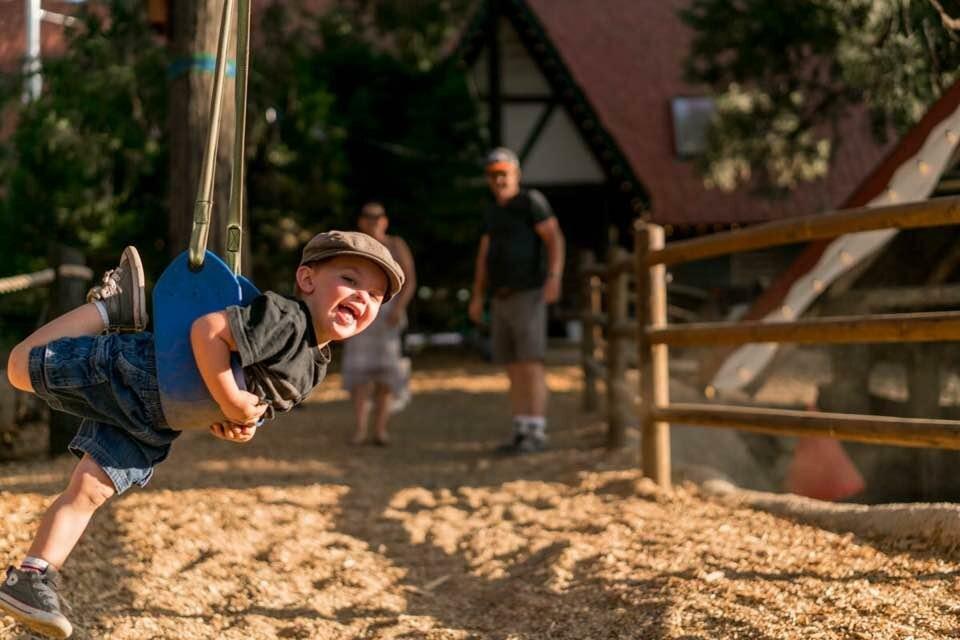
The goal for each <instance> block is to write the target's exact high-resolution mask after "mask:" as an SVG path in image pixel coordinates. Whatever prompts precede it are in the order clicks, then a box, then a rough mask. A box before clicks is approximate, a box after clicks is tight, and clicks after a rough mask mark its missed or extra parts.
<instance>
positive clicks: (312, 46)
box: [0, 0, 483, 304]
mask: <svg viewBox="0 0 960 640" xmlns="http://www.w3.org/2000/svg"><path fill="white" fill-rule="evenodd" d="M457 1H458V2H460V1H461V0H457ZM144 4H145V3H143V2H140V1H138V0H111V1H110V2H109V3H106V4H97V5H96V6H95V7H94V8H93V9H88V10H84V11H82V12H81V21H80V24H79V25H78V26H77V27H75V28H73V29H71V30H70V34H69V44H68V47H67V50H66V53H65V54H64V55H63V56H62V57H59V58H52V57H48V58H46V59H45V60H44V82H45V86H44V92H43V95H42V96H41V97H40V99H38V100H37V101H35V102H32V103H29V104H25V105H21V104H20V103H19V91H20V87H19V86H17V85H18V83H19V81H20V79H12V78H8V79H7V82H6V90H5V92H4V94H3V96H2V97H3V98H5V99H4V104H5V105H7V108H9V109H12V111H13V113H14V115H15V117H16V119H17V126H16V129H15V130H14V132H13V134H12V136H11V137H10V138H8V139H6V140H3V141H0V224H2V225H3V226H2V228H3V229H4V231H5V233H3V234H0V243H2V247H0V249H2V250H0V275H7V274H12V273H22V272H24V271H29V270H31V269H34V268H37V267H40V266H45V265H46V260H45V256H46V254H47V249H48V246H49V244H50V243H51V242H52V241H54V240H59V241H61V242H65V243H68V244H73V245H75V246H77V247H78V248H80V249H82V250H84V251H85V252H87V253H88V255H89V256H90V257H91V264H92V266H94V267H95V268H97V269H102V268H106V267H109V266H111V264H112V263H113V262H114V261H115V260H116V256H117V255H118V254H119V252H120V250H121V248H122V247H123V246H124V245H127V244H135V245H137V246H138V248H140V249H141V252H142V253H144V254H145V255H144V258H145V263H146V264H147V266H148V268H149V269H150V270H151V271H152V275H153V277H156V276H157V275H159V272H160V271H161V270H162V268H163V267H164V266H165V264H166V262H167V260H168V259H169V256H170V254H171V253H174V252H176V251H179V250H180V249H183V247H167V246H166V245H165V239H166V228H167V225H166V216H167V195H168V180H167V171H168V167H167V156H168V147H167V138H166V136H165V132H164V128H165V126H166V109H167V98H166V91H167V79H166V67H167V62H168V60H167V54H166V50H165V45H164V43H163V42H162V41H160V40H159V39H158V37H157V36H156V35H155V34H154V33H153V32H151V30H150V28H149V26H148V25H147V24H146V21H145V16H144V15H143V7H144ZM454 6H457V5H456V2H455V3H453V4H451V3H450V2H449V1H448V0H418V1H417V2H412V3H411V2H409V1H408V0H390V1H385V2H378V3H370V4H369V6H368V5H367V4H364V3H363V2H343V3H339V4H338V5H337V7H338V8H337V9H336V10H335V11H334V12H333V13H329V14H327V15H324V16H313V17H309V14H308V13H307V12H305V11H304V10H303V9H302V7H300V6H299V4H298V3H297V2H296V1H295V0H284V2H276V3H273V5H272V6H271V7H270V8H269V9H268V10H266V12H265V13H263V14H261V15H259V16H258V20H257V21H256V22H255V24H254V46H253V52H252V54H253V55H252V60H251V66H252V68H251V87H250V113H249V118H248V130H249V134H248V149H247V153H248V157H249V161H248V164H247V170H248V175H247V179H248V187H249V188H248V194H249V196H248V212H249V213H248V216H247V218H248V221H249V225H250V226H249V228H250V231H251V233H250V234H249V240H250V247H251V250H252V251H251V254H252V257H253V260H252V264H253V276H254V278H255V280H256V282H257V284H258V285H260V286H261V287H264V288H274V289H278V290H280V291H287V292H289V291H291V290H292V267H293V266H294V265H295V264H296V260H297V258H298V254H299V250H300V247H301V246H302V245H303V243H304V242H305V241H306V240H307V239H309V237H310V236H311V235H312V234H313V233H315V232H317V231H320V230H323V229H328V228H344V227H351V226H352V225H353V224H354V220H355V214H356V211H357V210H358V208H359V206H360V205H361V204H362V202H363V201H365V200H367V199H372V198H375V199H381V200H382V201H383V202H384V204H385V205H386V207H387V209H388V211H389V213H390V216H391V221H392V225H393V227H392V231H395V232H397V233H399V234H400V235H402V236H404V237H405V238H406V239H407V240H408V242H409V243H410V244H411V246H412V247H413V249H414V251H415V252H416V254H417V258H418V262H419V264H420V266H421V269H423V270H424V279H425V280H428V281H429V282H430V284H433V285H434V286H463V285H464V284H466V283H467V282H468V281H469V276H470V272H471V268H472V263H471V258H470V255H471V254H472V252H473V247H474V245H475V242H476V238H477V236H478V225H479V216H478V215H477V210H478V209H479V207H480V203H481V202H482V197H483V196H482V194H483V191H482V190H480V189H481V188H482V185H480V184H479V183H478V179H479V177H480V170H479V164H478V163H479V157H480V155H481V150H480V143H479V134H478V131H479V126H478V124H477V117H476V113H475V109H474V104H473V100H472V98H471V96H470V94H469V92H468V90H467V85H466V80H465V71H464V70H462V69H460V68H458V67H457V66H455V64H454V63H453V62H451V61H448V60H447V59H446V56H445V51H446V48H447V47H449V46H450V45H451V44H452V41H451V40H450V38H449V37H448V36H449V35H450V34H451V29H452V28H453V27H451V25H452V24H454V23H455V22H456V21H458V20H459V21H463V20H465V19H466V15H460V14H455V12H454V11H453V7H454ZM104 16H108V17H109V19H104ZM305 16H308V17H305ZM224 215H225V212H214V220H213V224H223V221H224V218H223V216H224ZM431 265H434V266H436V265H442V267H441V268H434V269H432V270H431V269H430V267H431ZM0 304H3V300H2V296H0Z"/></svg>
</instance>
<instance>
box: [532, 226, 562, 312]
mask: <svg viewBox="0 0 960 640" xmlns="http://www.w3.org/2000/svg"><path fill="white" fill-rule="evenodd" d="M533 229H534V231H536V232H537V235H538V236H540V239H541V240H543V244H544V246H545V247H546V248H547V281H546V282H545V283H544V285H543V299H544V300H545V301H546V302H547V304H550V303H553V302H556V301H557V300H559V299H560V283H561V282H562V281H563V261H564V250H565V244H566V243H565V242H564V239H563V231H561V230H560V225H559V223H557V219H556V217H554V216H551V217H549V218H547V219H546V220H541V221H540V222H538V223H537V224H536V225H534V227H533Z"/></svg>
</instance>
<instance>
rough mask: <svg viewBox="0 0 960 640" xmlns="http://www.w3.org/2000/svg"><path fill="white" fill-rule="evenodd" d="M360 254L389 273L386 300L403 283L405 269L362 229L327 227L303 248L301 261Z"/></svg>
mask: <svg viewBox="0 0 960 640" xmlns="http://www.w3.org/2000/svg"><path fill="white" fill-rule="evenodd" d="M337 256H360V257H361V258H366V259H368V260H371V261H373V262H374V263H375V264H376V265H377V266H378V267H380V268H381V269H383V272H384V273H385V274H386V275H387V292H386V293H385V294H384V296H383V301H384V302H386V301H387V300H389V299H390V298H391V297H393V295H394V294H396V293H397V292H398V291H400V289H401V288H402V287H403V281H404V275H403V269H402V268H400V265H399V264H397V261H396V260H394V259H393V256H392V255H390V250H389V249H387V248H386V247H385V246H384V245H383V244H382V243H381V242H380V241H379V240H377V239H376V238H373V237H372V236H368V235H367V234H365V233H360V232H359V231H325V232H323V233H318V234H317V235H315V236H313V238H311V239H310V242H308V243H307V246H305V247H304V248H303V256H302V257H301V258H300V265H301V266H302V265H305V264H309V263H311V262H317V261H319V260H326V259H328V258H335V257H337Z"/></svg>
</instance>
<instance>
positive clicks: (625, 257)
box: [580, 197, 960, 487]
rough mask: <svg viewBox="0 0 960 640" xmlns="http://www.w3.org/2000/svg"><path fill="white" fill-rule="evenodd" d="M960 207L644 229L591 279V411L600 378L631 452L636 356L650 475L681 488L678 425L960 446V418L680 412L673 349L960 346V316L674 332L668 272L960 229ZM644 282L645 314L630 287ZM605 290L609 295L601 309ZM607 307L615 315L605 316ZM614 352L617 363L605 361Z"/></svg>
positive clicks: (714, 409)
mask: <svg viewBox="0 0 960 640" xmlns="http://www.w3.org/2000/svg"><path fill="white" fill-rule="evenodd" d="M958 221H960V198H956V197H950V198H938V199H933V200H927V201H921V202H914V203H909V204H900V205H894V206H888V207H862V208H857V209H849V210H840V211H835V212H831V213H826V214H821V215H812V216H805V217H800V218H792V219H787V220H778V221H775V222H770V223H766V224H761V225H757V226H754V227H750V228H746V229H739V230H733V231H729V232H725V233H718V234H715V235H712V236H707V237H700V238H694V239H691V240H683V241H679V242H674V243H670V244H669V245H667V244H665V242H664V232H663V228H662V227H660V226H658V225H655V224H648V223H645V222H642V221H638V222H637V224H636V226H635V229H634V240H635V242H634V251H633V253H632V254H629V253H628V252H626V251H625V250H623V249H622V248H619V247H615V248H614V249H612V250H611V252H610V253H609V255H608V256H607V261H606V263H604V264H596V263H594V262H593V261H592V260H591V259H589V258H588V259H586V260H584V261H583V263H582V268H581V272H580V276H581V280H582V282H583V283H584V284H583V291H584V299H585V300H586V304H585V309H584V313H583V316H582V320H583V335H584V341H583V347H582V357H583V370H584V380H585V392H584V393H585V395H584V405H585V407H587V408H592V407H594V406H595V405H596V380H597V379H598V378H599V377H602V378H604V379H605V381H606V383H607V384H606V388H607V419H608V445H609V446H611V447H618V446H622V445H623V443H624V441H625V428H626V424H627V420H628V415H629V409H630V405H631V402H630V396H631V394H630V390H629V388H628V385H627V383H626V380H625V373H626V369H627V366H626V364H627V363H626V357H627V355H628V353H629V349H630V348H631V345H635V348H636V362H637V366H638V369H639V373H640V383H639V389H638V390H637V394H636V396H637V397H639V399H640V400H639V406H638V410H639V422H640V427H641V432H642V435H641V437H642V465H643V473H644V475H645V476H646V477H649V478H652V479H653V480H654V481H656V483H657V484H658V485H660V486H661V487H669V486H670V438H669V427H670V425H671V424H673V425H685V424H687V425H699V426H708V427H723V428H735V429H740V430H744V431H752V432H756V433H766V434H772V435H778V436H821V437H830V438H836V439H839V440H849V441H856V442H866V443H873V444H888V445H897V446H903V447H939V448H944V449H960V421H957V420H944V419H937V418H904V417H894V416H886V415H864V414H849V413H833V412H823V411H796V410H790V409H779V408H758V407H751V406H743V405H740V406H738V405H729V404H711V403H671V402H670V394H669V381H670V366H669V359H668V348H669V347H671V346H674V347H695V346H718V345H741V344H745V343H751V342H775V343H794V344H855V343H882V342H888V343H889V342H894V343H922V342H942V341H956V340H960V312H954V311H938V312H924V313H889V314H864V315H858V316H831V317H821V318H805V319H797V318H794V317H793V316H794V314H793V313H792V312H791V310H790V309H786V308H785V309H783V314H782V316H783V320H782V321H777V322H755V321H751V322H704V323H700V322H692V323H685V324H671V323H669V322H668V320H667V317H668V314H667V310H668V309H667V284H668V283H667V274H666V267H667V266H668V265H672V264H679V263H684V262H692V261H695V260H699V259H703V258H710V257H715V256H721V255H726V254H732V253H738V252H744V251H751V250H756V249H762V248H767V247H773V246H779V245H787V244H793V243H799V242H808V241H812V240H821V239H827V238H834V237H837V236H840V235H844V234H851V233H859V232H868V231H876V230H881V229H891V228H892V229H915V228H924V227H937V226H945V225H952V224H956V223H957V222H958ZM631 278H632V280H633V283H634V287H633V291H634V293H633V297H632V302H633V305H632V306H633V309H634V313H633V315H632V316H631V315H630V313H629V308H630V302H631V297H630V287H629V281H630V279H631ZM601 291H603V292H605V296H602V297H603V298H605V299H604V300H601ZM601 309H605V310H606V311H605V312H604V313H601ZM600 343H603V344H604V348H603V349H602V353H603V359H604V361H605V366H601V365H600V364H599V361H598V359H597V358H596V353H597V352H598V351H599V349H598V344H600Z"/></svg>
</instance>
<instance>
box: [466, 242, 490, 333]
mask: <svg viewBox="0 0 960 640" xmlns="http://www.w3.org/2000/svg"><path fill="white" fill-rule="evenodd" d="M489 250H490V235H489V234H486V233H485V234H483V235H482V236H480V246H479V247H477V261H476V264H475V265H474V268H473V295H472V296H471V298H470V307H469V309H468V313H469V315H470V319H471V320H473V321H474V322H476V323H477V324H480V323H481V322H482V321H483V296H484V294H485V293H486V292H487V252H488V251H489Z"/></svg>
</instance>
